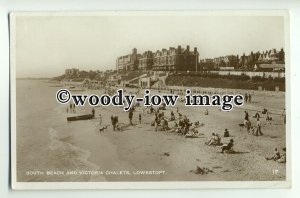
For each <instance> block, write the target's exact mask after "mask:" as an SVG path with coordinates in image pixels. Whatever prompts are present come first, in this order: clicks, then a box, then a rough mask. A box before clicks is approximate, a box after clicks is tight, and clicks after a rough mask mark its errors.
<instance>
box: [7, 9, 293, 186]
mask: <svg viewBox="0 0 300 198" xmlns="http://www.w3.org/2000/svg"><path fill="white" fill-rule="evenodd" d="M9 20H10V27H9V28H10V97H11V104H10V105H11V106H10V108H11V114H10V116H11V117H10V118H11V170H12V174H11V176H12V187H13V188H14V189H50V188H52V189H64V188H66V189H68V188H72V189H91V188H92V189H161V188H164V189H174V188H176V189H177V188H178V189H181V188H186V189H191V188H263V187H265V188H290V187H291V150H290V147H291V146H290V141H291V140H290V120H289V119H290V105H289V97H290V90H289V77H290V76H289V71H290V68H289V16H288V12H285V11H226V12H225V11H215V12H204V11H203V12H183V11H173V12H79V13H78V12H76V13H74V12H12V13H10V15H9Z"/></svg>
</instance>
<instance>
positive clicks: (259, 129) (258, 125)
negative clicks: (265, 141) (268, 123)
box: [255, 118, 263, 136]
mask: <svg viewBox="0 0 300 198" xmlns="http://www.w3.org/2000/svg"><path fill="white" fill-rule="evenodd" d="M258 134H259V135H263V133H262V132H261V124H260V121H259V118H257V120H256V133H255V136H258Z"/></svg>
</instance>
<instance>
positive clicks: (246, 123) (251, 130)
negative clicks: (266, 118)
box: [244, 111, 263, 136]
mask: <svg viewBox="0 0 300 198" xmlns="http://www.w3.org/2000/svg"><path fill="white" fill-rule="evenodd" d="M254 118H255V119H256V130H254V128H253V126H252V124H251V122H250V119H249V113H248V111H244V126H245V127H246V129H247V132H248V134H251V133H252V134H253V135H255V136H259V135H263V133H262V131H261V122H260V114H259V112H256V114H255V115H254Z"/></svg>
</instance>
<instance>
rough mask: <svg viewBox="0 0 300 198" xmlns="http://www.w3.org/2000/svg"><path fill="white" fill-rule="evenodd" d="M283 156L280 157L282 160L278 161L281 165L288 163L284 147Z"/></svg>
mask: <svg viewBox="0 0 300 198" xmlns="http://www.w3.org/2000/svg"><path fill="white" fill-rule="evenodd" d="M282 151H283V154H282V155H281V156H280V158H279V159H278V160H277V162H279V163H286V148H285V147H284V148H283V149H282Z"/></svg>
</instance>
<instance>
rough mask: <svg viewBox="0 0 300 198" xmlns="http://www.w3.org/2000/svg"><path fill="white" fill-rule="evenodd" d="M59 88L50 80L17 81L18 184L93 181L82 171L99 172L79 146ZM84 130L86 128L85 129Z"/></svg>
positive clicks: (88, 154)
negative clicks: (62, 103)
mask: <svg viewBox="0 0 300 198" xmlns="http://www.w3.org/2000/svg"><path fill="white" fill-rule="evenodd" d="M58 89H59V87H57V86H55V84H54V83H50V82H48V81H46V80H28V79H18V80H16V163H17V164H16V167H17V168H16V169H17V170H16V171H17V181H18V182H44V181H47V182H60V181H64V182H68V181H72V182H74V181H89V180H90V179H91V175H88V174H87V175H80V174H79V173H80V172H79V171H81V170H97V169H98V168H99V167H97V166H96V165H95V164H93V163H91V162H89V161H88V158H89V156H90V152H89V151H87V150H84V149H81V148H80V147H78V146H76V144H74V142H73V135H72V131H73V130H75V129H74V127H77V128H78V125H77V126H76V125H74V126H73V125H70V124H69V123H68V122H67V120H66V116H67V114H66V108H67V106H64V105H61V104H59V103H58V102H57V101H56V95H55V94H56V92H57V90H58ZM83 127H84V126H83Z"/></svg>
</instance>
